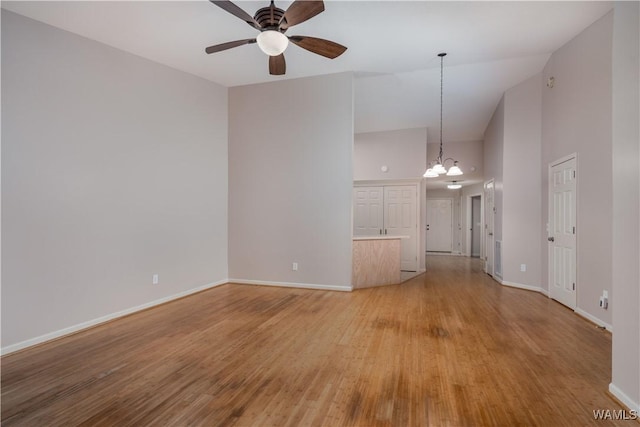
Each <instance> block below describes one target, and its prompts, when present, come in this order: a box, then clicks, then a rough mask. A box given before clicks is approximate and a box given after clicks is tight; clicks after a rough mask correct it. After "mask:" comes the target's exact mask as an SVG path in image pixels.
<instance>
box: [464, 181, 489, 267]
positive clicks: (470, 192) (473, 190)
mask: <svg viewBox="0 0 640 427" xmlns="http://www.w3.org/2000/svg"><path fill="white" fill-rule="evenodd" d="M460 192H461V194H460V221H461V226H460V228H461V232H460V239H461V242H460V247H461V248H462V249H461V252H462V253H463V254H465V255H467V256H471V255H472V253H471V250H470V249H471V248H469V247H468V246H467V245H468V244H470V242H468V241H467V240H468V239H467V238H470V237H471V236H470V234H469V232H470V229H471V224H470V223H469V222H468V220H469V218H467V217H468V212H469V209H471V206H469V201H470V200H469V197H470V196H475V195H481V196H482V197H484V184H483V183H479V184H474V185H465V186H464V187H462V188H461V189H460ZM481 217H482V210H481V212H480V214H479V216H478V222H480V218H481ZM476 227H477V226H476ZM483 229H484V225H482V224H481V225H480V231H479V235H480V238H479V239H478V240H479V241H481V240H482V234H483V233H482V230H483ZM478 244H479V243H478ZM480 253H482V248H481V249H480Z"/></svg>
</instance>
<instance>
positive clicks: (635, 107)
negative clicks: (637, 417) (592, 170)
mask: <svg viewBox="0 0 640 427" xmlns="http://www.w3.org/2000/svg"><path fill="white" fill-rule="evenodd" d="M613 20H614V21H613V22H614V27H613V76H612V77H613V78H612V80H613V218H615V220H614V221H613V289H614V299H613V303H612V306H613V307H614V308H615V309H614V310H613V330H614V334H613V349H612V350H613V351H612V359H613V369H612V379H611V386H610V390H611V392H612V393H613V394H614V395H615V396H616V397H618V399H620V400H621V401H623V402H625V403H626V404H627V405H628V406H629V407H630V408H632V409H636V410H638V409H640V408H639V405H640V314H639V313H640V312H639V310H638V306H639V305H640V289H639V288H640V263H638V260H639V259H640V131H639V129H638V117H640V108H639V103H640V100H639V97H640V96H639V93H640V87H639V84H638V80H639V78H638V77H639V76H640V66H639V59H638V52H640V45H639V43H638V40H639V39H640V32H639V30H638V27H639V25H640V7H639V3H638V2H616V3H615V9H614V17H613Z"/></svg>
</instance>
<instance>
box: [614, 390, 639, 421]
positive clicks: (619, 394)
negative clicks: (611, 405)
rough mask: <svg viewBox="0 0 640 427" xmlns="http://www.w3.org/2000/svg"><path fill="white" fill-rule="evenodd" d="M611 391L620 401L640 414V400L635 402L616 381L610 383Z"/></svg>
mask: <svg viewBox="0 0 640 427" xmlns="http://www.w3.org/2000/svg"><path fill="white" fill-rule="evenodd" d="M609 393H611V394H612V395H613V397H615V398H616V399H617V400H619V401H620V403H622V404H623V405H625V406H626V407H627V408H629V409H630V410H632V411H636V413H638V414H640V404H639V403H638V402H634V401H633V399H631V398H630V397H629V396H627V395H626V393H624V392H623V391H622V390H620V389H619V388H618V387H617V386H616V385H615V384H614V383H609Z"/></svg>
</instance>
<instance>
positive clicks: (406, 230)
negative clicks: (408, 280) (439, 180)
mask: <svg viewBox="0 0 640 427" xmlns="http://www.w3.org/2000/svg"><path fill="white" fill-rule="evenodd" d="M417 202H418V189H417V187H416V186H415V185H397V186H396V185H393V186H385V187H384V234H387V235H392V236H409V238H408V239H402V240H400V247H401V250H400V257H401V258H400V268H401V269H402V270H403V271H418V248H417V243H418V214H417Z"/></svg>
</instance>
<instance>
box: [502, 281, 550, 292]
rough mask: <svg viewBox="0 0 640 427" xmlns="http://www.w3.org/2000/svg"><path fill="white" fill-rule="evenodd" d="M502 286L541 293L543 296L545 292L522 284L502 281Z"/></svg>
mask: <svg viewBox="0 0 640 427" xmlns="http://www.w3.org/2000/svg"><path fill="white" fill-rule="evenodd" d="M500 284H502V285H504V286H509V287H510V288H518V289H524V290H526V291H532V292H540V293H541V294H544V290H543V289H542V288H539V287H537V286H531V285H523V284H522V283H516V282H509V281H507V280H501V281H500Z"/></svg>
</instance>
